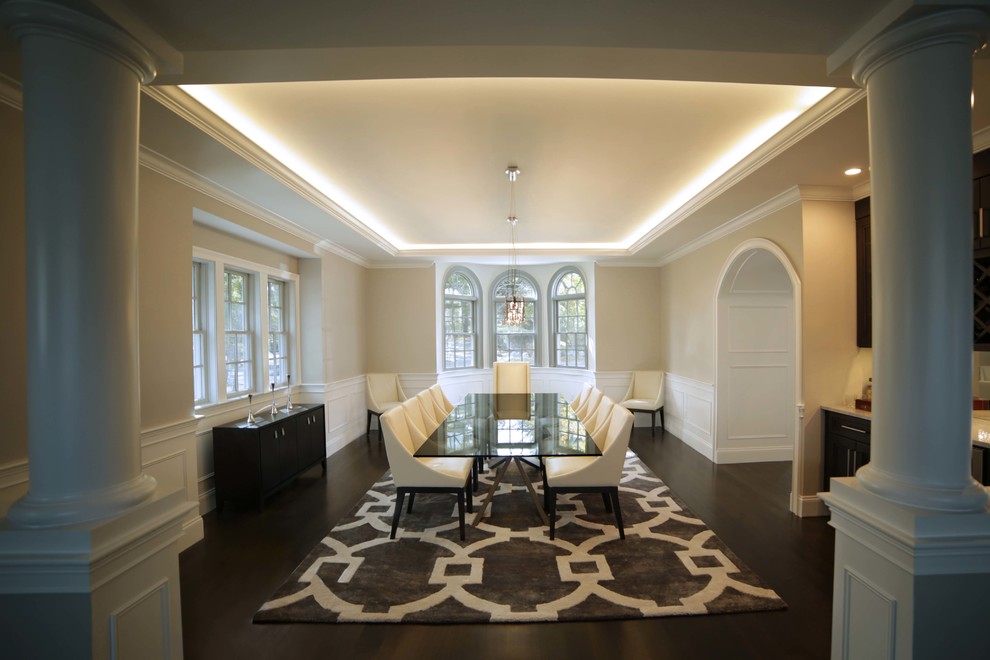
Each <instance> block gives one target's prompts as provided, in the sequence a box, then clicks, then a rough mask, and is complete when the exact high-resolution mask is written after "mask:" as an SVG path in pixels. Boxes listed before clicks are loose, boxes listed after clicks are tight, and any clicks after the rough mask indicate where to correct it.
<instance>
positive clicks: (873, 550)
mask: <svg viewBox="0 0 990 660" xmlns="http://www.w3.org/2000/svg"><path fill="white" fill-rule="evenodd" d="M892 20H893V19H892ZM988 28H990V18H988V15H987V14H986V13H985V12H984V11H981V10H977V9H972V8H946V9H943V10H941V11H937V12H934V13H929V14H925V15H921V16H919V15H918V14H917V13H914V14H910V13H909V14H908V15H905V16H902V17H901V21H900V22H894V23H893V27H888V28H887V29H886V30H884V31H883V32H881V33H880V34H879V35H874V36H873V37H872V38H871V39H869V40H868V41H866V42H865V43H863V42H857V41H856V40H857V39H861V38H862V36H863V35H857V37H854V38H853V40H851V42H850V44H847V45H846V46H844V47H843V49H841V50H840V51H838V52H841V53H842V56H841V57H846V55H847V54H848V53H850V52H853V53H855V58H854V62H853V77H854V79H855V80H856V81H857V82H858V83H859V84H861V85H864V86H865V87H866V89H867V94H868V101H869V122H870V168H871V174H870V178H871V181H872V187H873V190H872V196H871V229H872V232H873V241H872V245H873V363H874V371H873V384H874V389H873V427H872V434H871V448H870V462H869V464H868V465H866V466H865V467H863V468H862V469H860V470H859V471H858V472H857V474H856V476H855V477H853V478H846V479H833V480H832V482H831V484H830V490H831V492H829V493H824V494H822V499H823V500H825V502H826V504H827V505H828V506H829V509H830V510H831V514H832V520H831V524H832V526H833V527H835V530H836V534H835V581H834V590H833V606H832V657H833V658H911V657H918V658H929V657H932V658H934V657H947V658H948V657H952V658H964V657H966V658H968V657H984V656H985V655H986V652H987V646H986V641H985V635H984V634H983V625H982V615H981V611H982V609H983V603H984V602H985V598H986V594H987V593H990V515H988V510H987V501H988V497H987V491H986V490H985V489H984V488H982V487H981V486H980V485H979V484H978V483H976V482H975V481H974V480H973V479H972V478H971V477H970V471H969V461H970V451H971V443H970V427H971V423H972V410H971V398H972V394H971V374H970V371H971V369H972V367H971V364H972V350H973V344H972V341H973V340H972V327H973V322H972V304H973V302H972V286H973V285H972V258H973V253H972V238H971V231H972V230H971V227H970V218H971V215H970V213H971V211H970V204H971V195H972V126H971V117H970V112H971V110H970V89H971V85H972V56H973V52H974V50H975V48H976V47H977V46H978V45H979V44H980V43H981V42H982V39H983V38H984V35H985V34H986V33H987V31H988ZM834 57H835V56H834ZM839 59H840V60H841V58H839ZM839 64H840V65H841V61H840V62H839Z"/></svg>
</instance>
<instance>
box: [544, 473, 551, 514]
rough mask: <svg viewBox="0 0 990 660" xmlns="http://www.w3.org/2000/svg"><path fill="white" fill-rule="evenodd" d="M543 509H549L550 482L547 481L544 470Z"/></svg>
mask: <svg viewBox="0 0 990 660" xmlns="http://www.w3.org/2000/svg"><path fill="white" fill-rule="evenodd" d="M543 510H544V511H549V510H550V484H548V483H547V473H546V470H544V471H543Z"/></svg>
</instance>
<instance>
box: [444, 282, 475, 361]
mask: <svg viewBox="0 0 990 660" xmlns="http://www.w3.org/2000/svg"><path fill="white" fill-rule="evenodd" d="M479 349H480V346H479V342H478V284H477V281H476V280H475V279H474V276H473V275H471V274H470V273H469V272H467V271H466V270H463V269H456V270H452V271H451V272H450V273H449V274H448V275H447V277H446V279H445V280H444V284H443V368H444V369H466V368H471V367H477V366H478V354H479V353H480V350H479Z"/></svg>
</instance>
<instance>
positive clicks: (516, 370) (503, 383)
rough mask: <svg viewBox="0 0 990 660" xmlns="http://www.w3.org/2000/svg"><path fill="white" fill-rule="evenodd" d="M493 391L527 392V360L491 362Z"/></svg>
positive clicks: (528, 389)
mask: <svg viewBox="0 0 990 660" xmlns="http://www.w3.org/2000/svg"><path fill="white" fill-rule="evenodd" d="M492 379H493V384H494V389H493V391H494V392H495V393H496V394H529V393H530V391H531V390H530V385H529V362H495V363H494V364H492Z"/></svg>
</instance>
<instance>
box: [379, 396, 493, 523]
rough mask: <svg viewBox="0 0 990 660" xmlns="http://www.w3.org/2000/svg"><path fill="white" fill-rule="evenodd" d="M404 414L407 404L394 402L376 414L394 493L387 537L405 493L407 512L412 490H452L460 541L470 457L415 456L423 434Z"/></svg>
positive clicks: (468, 491)
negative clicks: (393, 504)
mask: <svg viewBox="0 0 990 660" xmlns="http://www.w3.org/2000/svg"><path fill="white" fill-rule="evenodd" d="M406 414H407V407H406V406H398V407H395V408H392V409H391V410H389V411H387V412H385V413H384V414H383V415H382V416H381V417H380V418H379V419H380V422H381V425H382V436H383V437H384V438H385V454H386V455H387V456H388V465H389V468H391V470H392V481H393V482H394V483H395V493H396V495H395V511H394V512H393V514H392V532H391V534H390V535H389V538H392V539H394V538H395V530H396V529H397V528H398V526H399V516H400V515H401V514H402V504H403V502H404V500H405V497H406V495H409V510H408V512H411V511H412V503H413V498H414V497H415V496H416V493H453V494H455V495H457V514H458V515H457V517H458V522H459V525H460V532H461V540H462V541H463V540H464V506H465V500H466V501H467V510H468V512H471V511H472V510H473V506H472V501H471V466H472V465H473V463H474V459H473V458H453V457H443V458H440V457H438V458H417V457H416V456H414V455H413V454H414V453H415V452H416V449H417V448H418V445H419V444H422V442H423V441H424V440H425V439H426V438H425V437H424V436H423V435H422V434H421V433H419V431H418V430H416V429H415V428H414V427H413V426H412V425H410V423H409V420H408V418H407V417H406ZM417 442H418V444H417Z"/></svg>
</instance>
